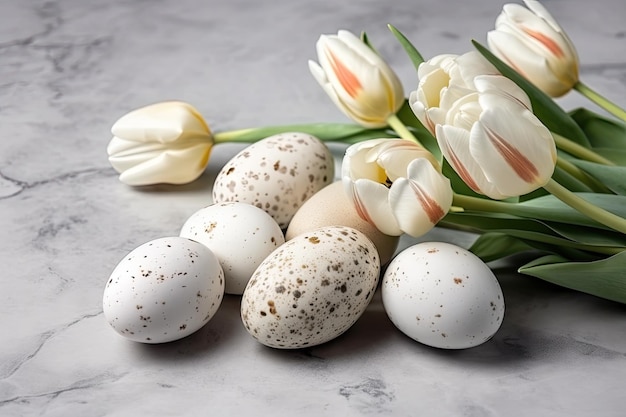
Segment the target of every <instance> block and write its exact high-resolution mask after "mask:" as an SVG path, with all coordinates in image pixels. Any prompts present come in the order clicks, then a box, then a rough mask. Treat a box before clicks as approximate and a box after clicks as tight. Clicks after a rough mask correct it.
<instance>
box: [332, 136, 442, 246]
mask: <svg viewBox="0 0 626 417" xmlns="http://www.w3.org/2000/svg"><path fill="white" fill-rule="evenodd" d="M438 168H439V164H438V163H437V161H436V160H435V158H434V157H433V155H432V154H431V153H430V152H428V151H427V150H425V149H424V148H422V147H421V146H420V145H418V144H416V143H414V142H410V141H408V140H404V139H371V140H368V141H364V142H359V143H356V144H354V145H352V146H350V147H349V148H348V149H346V153H345V155H344V158H343V163H342V166H341V170H342V181H343V184H344V188H345V190H346V192H347V193H348V196H349V197H350V198H351V199H352V201H353V203H354V205H355V207H356V209H357V212H358V213H359V215H360V216H361V217H362V218H363V219H364V220H366V221H368V222H369V223H371V224H373V225H374V226H376V228H378V230H380V231H381V232H383V233H385V234H387V235H392V236H398V235H401V234H402V233H407V234H409V235H411V236H414V237H418V236H421V235H423V234H425V233H426V232H428V231H429V230H430V229H432V228H433V227H434V226H435V225H436V224H437V222H439V220H441V219H442V218H443V217H444V216H445V215H446V214H447V213H448V210H449V209H450V206H451V204H452V189H451V188H450V181H449V180H448V178H446V177H445V176H443V175H442V174H441V173H440V172H439V169H438Z"/></svg>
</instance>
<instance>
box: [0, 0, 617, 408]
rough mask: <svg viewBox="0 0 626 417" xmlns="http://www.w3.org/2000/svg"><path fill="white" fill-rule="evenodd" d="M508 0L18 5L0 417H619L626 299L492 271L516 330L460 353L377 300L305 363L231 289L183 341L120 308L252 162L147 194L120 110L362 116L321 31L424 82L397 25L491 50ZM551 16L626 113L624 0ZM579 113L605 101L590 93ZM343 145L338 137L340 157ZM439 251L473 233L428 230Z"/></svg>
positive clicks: (8, 76)
mask: <svg viewBox="0 0 626 417" xmlns="http://www.w3.org/2000/svg"><path fill="white" fill-rule="evenodd" d="M503 3H504V1H501V0H483V1H480V2H468V1H465V0H450V1H446V2H435V1H425V0H395V1H389V2H384V1H375V0H345V1H335V0H312V1H306V2H305V1H296V0H275V1H272V2H257V1H253V0H231V1H218V0H206V1H202V0H176V1H166V0H155V1H147V0H108V1H104V0H102V1H97V0H2V2H0V233H1V239H0V261H1V262H0V268H1V269H2V274H0V341H1V342H0V415H1V416H4V417H8V416H142V415H152V416H198V415H215V416H217V415H274V416H281V415H290V416H291V415H298V416H319V415H345V416H356V415H398V416H409V415H437V416H501V415H512V416H536V415H539V416H564V415H568V416H589V415H594V416H621V415H623V413H624V411H623V410H624V406H625V405H626V399H625V397H624V381H625V380H626V307H624V306H623V305H620V304H616V303H612V302H608V301H604V300H601V299H597V298H594V297H591V296H587V295H584V294H579V293H575V292H572V291H568V290H565V289H562V288H558V287H555V286H552V285H549V284H547V283H544V282H541V281H538V280H535V279H532V278H529V277H524V276H519V275H517V274H516V273H515V272H514V270H513V269H511V268H510V267H507V266H506V265H500V266H499V265H494V266H493V267H494V270H495V271H496V273H497V276H498V278H499V280H500V283H501V285H502V288H503V291H504V294H505V299H506V307H507V310H506V316H505V319H504V322H503V325H502V327H501V329H500V330H499V332H498V333H497V334H496V336H495V337H494V338H493V339H492V340H490V341H489V342H487V343H486V344H484V345H481V346H480V347H477V348H474V349H469V350H464V351H442V350H435V349H431V348H427V347H425V346H422V345H419V344H417V343H416V342H413V341H412V340H410V339H408V338H407V337H405V336H403V335H402V334H401V333H400V332H399V331H397V330H396V329H395V328H394V327H393V325H392V324H391V322H390V321H389V320H388V319H387V316H386V315H385V313H384V311H383V309H382V305H381V302H380V295H379V294H378V295H377V296H376V298H375V299H374V302H373V303H372V304H371V305H370V307H369V308H368V309H367V311H366V312H365V314H364V315H363V316H362V317H361V319H360V320H359V321H358V322H357V324H356V325H355V326H354V327H353V328H352V329H350V330H349V331H348V332H347V333H346V334H344V335H343V336H342V337H340V338H339V339H336V340H335V341H332V342H330V343H327V344H325V345H322V346H319V347H315V348H311V349H306V350H300V351H278V350H273V349H270V348H266V347H264V346H262V345H260V344H258V343H257V342H256V341H254V340H253V339H252V338H251V337H250V336H249V335H248V334H247V333H246V332H245V330H244V328H243V326H242V324H241V320H240V318H239V298H238V297H235V296H227V297H226V298H225V300H224V302H223V304H222V306H221V307H220V309H219V311H218V313H217V315H216V316H215V318H214V319H213V320H212V321H211V322H210V323H209V324H207V325H206V326H205V327H204V328H202V329H201V330H200V331H199V332H197V333H195V334H194V335H192V336H190V337H188V338H186V339H183V340H180V341H178V342H174V343H170V344H166V345H158V346H146V345H141V344H136V343H132V342H129V341H126V340H125V339H123V338H122V337H120V336H118V335H117V334H116V333H115V332H113V330H112V329H111V328H109V326H108V325H107V323H106V322H105V320H104V317H103V314H102V305H101V303H102V293H103V289H104V284H105V282H106V280H107V279H108V276H109V274H110V273H111V271H112V269H113V268H114V266H115V265H116V264H117V262H118V261H119V260H120V259H121V258H122V257H123V256H124V255H125V254H126V253H127V252H128V251H130V250H131V249H133V248H134V247H136V246H138V245H139V244H141V243H143V242H146V241H148V240H151V239H154V238H157V237H162V236H168V235H169V236H171V235H177V234H178V231H179V228H180V227H181V225H182V223H183V222H184V220H185V219H186V218H187V217H188V216H189V215H190V214H192V213H193V212H195V211H196V210H198V209H199V208H201V207H203V206H205V205H207V204H209V203H210V199H211V197H210V187H211V184H212V181H213V179H214V178H215V175H216V173H217V172H218V171H219V169H220V168H221V166H222V165H223V164H224V163H225V162H226V161H227V160H228V159H229V158H230V157H231V156H233V155H234V154H235V153H236V152H237V151H238V150H240V149H241V146H240V145H219V146H217V147H216V148H215V150H214V152H213V155H212V157H211V161H210V165H209V167H208V168H207V171H206V173H205V174H204V175H203V176H202V177H201V178H200V179H199V180H198V181H196V182H194V183H192V184H189V185H186V186H179V187H173V186H154V187H147V188H143V189H134V188H131V187H128V186H125V185H123V184H121V183H120V182H118V180H117V175H116V173H115V172H114V171H113V169H112V168H111V167H110V165H109V163H108V161H107V157H106V151H105V149H106V145H107V143H108V141H109V140H110V133H109V129H110V126H111V124H112V123H113V122H114V121H115V120H116V119H117V118H118V117H120V116H121V115H123V114H124V113H126V112H127V111H129V110H131V109H133V108H136V107H140V106H143V105H146V104H149V103H152V102H156V101H162V100H167V99H180V100H185V101H188V102H190V103H192V104H194V105H195V106H196V107H197V108H198V109H199V110H200V111H201V113H202V114H204V115H205V117H206V118H207V120H208V121H209V123H210V124H211V126H212V127H213V128H214V129H215V130H230V129H236V128H243V127H252V126H260V125H268V124H287V123H298V122H318V121H346V119H344V117H343V115H342V114H341V113H340V112H339V111H338V110H337V109H336V108H334V106H333V105H332V103H331V102H330V100H329V99H328V98H327V97H326V96H325V94H324V92H323V91H322V90H321V89H320V88H319V86H318V85H317V84H316V83H315V81H314V80H313V78H312V77H311V75H310V74H309V72H308V68H307V60H308V59H311V58H315V48H314V45H315V41H316V40H317V38H318V36H319V34H321V33H334V32H336V31H337V30H338V29H340V28H346V29H349V30H352V31H354V32H357V33H358V32H360V31H361V30H366V31H367V33H368V34H369V36H370V39H371V40H372V41H373V42H374V43H375V44H376V45H377V47H378V49H379V51H380V52H381V53H382V54H383V55H384V56H385V57H386V58H387V59H388V61H389V62H390V64H391V65H392V66H393V67H394V69H395V70H396V71H397V72H398V74H399V75H400V77H401V79H402V81H403V83H404V85H405V88H406V89H407V91H409V90H410V89H413V88H414V86H415V82H416V81H415V74H414V72H413V69H412V67H411V64H410V62H409V61H408V59H407V58H406V57H405V55H404V54H403V52H402V50H401V48H400V47H399V46H398V44H397V43H396V41H395V39H394V38H393V37H392V35H391V34H390V33H389V32H388V31H387V28H386V24H387V23H393V24H394V25H395V26H396V27H398V28H399V29H400V30H402V31H404V32H405V34H406V35H407V36H409V38H410V39H412V40H413V41H414V42H415V44H416V45H417V46H418V48H419V49H420V50H421V52H422V54H423V55H424V56H426V57H429V56H432V55H435V54H440V53H446V52H451V53H462V52H465V51H467V50H469V49H470V48H471V45H470V43H469V39H471V38H475V39H478V40H481V41H484V40H485V33H486V31H487V30H489V29H491V28H492V27H493V21H494V19H495V17H496V15H497V14H498V13H499V11H500V9H501V7H502V5H503ZM545 5H546V6H547V7H548V8H549V9H550V10H551V12H552V13H553V14H554V16H556V17H557V19H558V20H559V21H560V22H561V24H562V25H563V26H564V27H565V28H566V29H567V30H568V32H569V34H570V35H571V37H572V39H573V40H574V42H575V44H576V45H577V48H578V50H579V53H580V56H581V60H582V66H581V74H582V79H583V80H585V81H586V82H587V83H588V84H590V85H592V86H594V87H595V88H596V89H598V90H599V91H600V92H602V93H604V94H607V95H608V96H610V97H612V98H613V99H614V100H615V101H616V102H618V103H619V104H621V105H626V58H625V57H626V29H625V26H624V21H625V19H626V5H625V3H624V2H623V0H598V1H596V2H593V3H589V2H587V1H585V0H549V1H546V2H545ZM561 103H562V104H563V106H564V107H565V108H568V109H570V108H574V107H577V106H580V105H587V102H586V101H584V100H583V99H582V98H581V97H580V96H578V95H576V93H571V94H569V95H568V96H566V97H565V98H563V99H562V100H561ZM342 146H343V145H331V148H332V149H333V151H334V152H335V153H336V155H337V157H338V158H339V157H340V156H341V153H342V152H343V149H344V148H343V147H342ZM439 239H442V240H449V241H453V242H456V243H459V244H462V245H467V244H469V243H471V240H472V239H473V236H471V235H460V234H450V233H449V232H448V231H445V230H434V231H433V232H431V233H430V234H428V235H427V236H425V237H424V238H422V240H439ZM411 243H413V241H412V240H409V239H403V241H402V245H404V246H406V245H409V244H411ZM590 278H593V277H590Z"/></svg>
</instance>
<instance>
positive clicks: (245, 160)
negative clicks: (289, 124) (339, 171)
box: [213, 132, 335, 229]
mask: <svg viewBox="0 0 626 417" xmlns="http://www.w3.org/2000/svg"><path fill="white" fill-rule="evenodd" d="M334 173H335V165H334V160H333V156H332V154H331V152H330V150H329V149H328V147H327V146H326V145H325V144H324V143H323V142H322V141H321V140H319V139H317V138H316V137H314V136H311V135H308V134H306V133H299V132H291V133H281V134H278V135H274V136H270V137H267V138H265V139H263V140H260V141H258V142H256V143H253V144H252V145H250V146H248V147H246V148H245V149H243V150H242V151H241V152H239V153H238V154H237V155H235V156H234V157H233V158H232V159H231V160H230V161H228V162H227V163H226V165H224V167H223V168H222V170H221V171H220V172H219V174H218V175H217V177H216V179H215V183H214V184H213V202H214V203H224V202H229V201H238V202H242V203H248V204H252V205H254V206H257V207H259V208H261V209H263V210H265V211H266V212H267V213H268V214H269V215H270V216H272V217H273V218H274V220H276V222H277V223H278V224H279V226H280V227H281V228H282V229H285V228H286V227H287V225H288V224H289V222H290V221H291V218H292V217H293V215H294V214H295V212H296V211H297V210H298V208H300V206H301V205H302V203H304V202H305V201H306V200H307V199H309V197H311V196H312V195H313V194H315V193H316V192H317V191H319V190H320V189H322V188H323V187H324V186H326V185H327V184H329V183H330V182H332V180H333V178H334Z"/></svg>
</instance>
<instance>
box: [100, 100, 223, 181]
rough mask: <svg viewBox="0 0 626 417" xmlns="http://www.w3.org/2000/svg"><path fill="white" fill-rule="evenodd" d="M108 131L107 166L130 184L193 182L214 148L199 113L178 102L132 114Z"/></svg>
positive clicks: (211, 136) (210, 136)
mask: <svg viewBox="0 0 626 417" xmlns="http://www.w3.org/2000/svg"><path fill="white" fill-rule="evenodd" d="M111 132H112V133H113V139H111V142H109V146H108V147H107V152H108V154H109V162H110V163H111V165H112V166H113V168H114V169H115V170H116V171H117V172H119V173H120V181H122V182H123V183H125V184H128V185H150V184H158V183H167V184H185V183H188V182H191V181H193V180H195V179H196V178H198V177H199V176H200V175H201V174H202V173H203V172H204V169H205V168H206V166H207V164H208V162H209V156H210V154H211V148H212V147H213V143H214V140H213V135H212V134H211V130H210V129H209V126H208V125H207V124H206V122H205V121H204V119H203V118H202V116H201V115H200V113H199V112H198V111H197V110H196V109H195V108H194V107H193V106H191V105H190V104H187V103H184V102H180V101H169V102H162V103H156V104H152V105H149V106H146V107H142V108H139V109H136V110H133V111H131V112H130V113H127V114H126V115H124V116H122V117H121V118H120V119H119V120H118V121H117V122H115V124H114V125H113V127H112V128H111Z"/></svg>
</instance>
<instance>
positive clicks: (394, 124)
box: [387, 114, 424, 148]
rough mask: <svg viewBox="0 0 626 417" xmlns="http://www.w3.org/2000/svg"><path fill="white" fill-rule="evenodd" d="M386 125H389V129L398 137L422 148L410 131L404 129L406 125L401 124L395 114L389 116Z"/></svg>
mask: <svg viewBox="0 0 626 417" xmlns="http://www.w3.org/2000/svg"><path fill="white" fill-rule="evenodd" d="M387 123H389V126H391V128H392V129H393V130H395V131H396V133H397V134H398V135H400V137H401V138H402V139H406V140H409V141H411V142H415V143H417V144H418V145H420V146H421V147H422V148H423V147H424V146H423V145H422V144H421V143H420V141H419V140H418V139H417V138H416V137H415V135H413V133H411V131H410V130H409V129H408V128H407V127H406V125H405V124H404V123H402V121H401V120H400V119H399V118H398V116H396V115H395V114H392V115H391V116H389V118H388V119H387Z"/></svg>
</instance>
